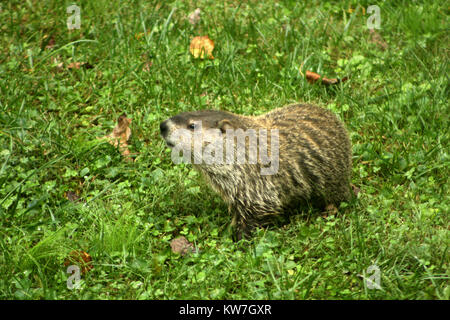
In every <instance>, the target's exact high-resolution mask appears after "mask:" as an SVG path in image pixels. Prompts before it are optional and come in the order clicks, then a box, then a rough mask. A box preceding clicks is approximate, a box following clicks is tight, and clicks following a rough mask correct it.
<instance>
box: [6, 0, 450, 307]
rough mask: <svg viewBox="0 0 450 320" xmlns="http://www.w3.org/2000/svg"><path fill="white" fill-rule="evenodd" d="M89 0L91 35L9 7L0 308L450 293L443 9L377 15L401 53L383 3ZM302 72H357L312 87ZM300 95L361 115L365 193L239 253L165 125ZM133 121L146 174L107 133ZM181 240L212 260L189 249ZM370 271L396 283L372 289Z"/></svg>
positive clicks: (357, 167)
mask: <svg viewBox="0 0 450 320" xmlns="http://www.w3.org/2000/svg"><path fill="white" fill-rule="evenodd" d="M76 3H77V5H79V6H80V7H81V29H80V30H73V31H70V32H69V30H68V29H67V27H66V21H67V18H68V17H69V14H67V13H66V7H67V6H69V5H70V4H72V2H69V1H63V2H60V1H31V0H30V1H15V0H14V1H9V2H7V3H2V6H1V11H0V21H2V22H1V24H0V30H1V32H0V43H1V46H0V110H1V112H0V298H1V299H449V298H450V286H449V278H450V270H449V269H450V267H449V243H450V241H449V240H450V239H449V211H450V210H449V193H448V176H449V164H450V162H449V130H448V123H449V119H448V115H449V111H450V110H449V107H448V94H449V84H448V71H449V68H448V53H449V47H448V43H449V38H448V28H449V24H448V13H449V12H448V8H447V7H446V6H445V3H440V2H439V1H389V2H383V3H379V4H378V5H379V6H380V9H381V11H380V12H381V30H379V31H378V32H379V34H380V35H381V36H382V37H383V38H384V41H386V43H387V44H388V48H387V50H384V51H383V50H382V49H381V48H380V47H379V46H377V44H376V43H373V42H371V41H370V39H371V36H370V33H369V31H368V29H367V27H366V21H367V18H368V14H367V13H366V15H363V14H362V10H361V8H362V7H364V8H367V7H368V6H369V5H371V4H374V3H372V2H368V1H350V0H346V1H330V2H325V1H308V2H304V1H278V2H277V3H275V2H272V1H246V2H243V3H242V4H241V5H237V4H236V3H237V2H236V1H225V2H218V1H217V2H216V1H197V2H193V1H189V2H188V1H186V2H185V1H161V2H159V3H156V2H152V1H133V2H132V3H131V2H130V3H128V2H125V1H121V2H119V1H87V0H85V1H77V2H76ZM358 3H359V5H358ZM196 7H200V8H201V9H202V11H203V14H202V19H201V22H200V24H199V25H198V26H195V27H193V26H191V25H190V24H189V23H188V21H187V15H188V14H189V13H190V12H192V11H194V9H195V8H196ZM175 8H176V10H174V9H175ZM349 8H353V9H356V8H359V9H358V10H357V11H354V12H353V13H350V12H348V9H349ZM141 33H144V35H141V36H139V35H140V34H141ZM206 34H207V35H209V37H210V38H211V39H213V40H214V41H215V50H214V57H215V59H214V60H207V61H198V60H195V59H193V58H192V57H191V55H190V53H189V50H188V48H189V42H190V38H191V37H193V36H197V35H206ZM51 38H53V39H54V41H55V42H54V46H53V47H52V48H46V46H47V44H48V42H49V40H50V39H51ZM61 62H62V63H63V64H64V67H63V68H58V66H57V65H58V63H61ZM71 62H88V63H89V64H90V65H91V66H92V67H93V68H80V69H68V68H67V67H66V66H67V65H68V64H69V63H71ZM147 62H151V66H150V69H149V71H143V67H144V65H145V64H146V63H147ZM302 64H303V69H302V70H303V72H305V71H306V70H311V71H314V72H317V73H320V74H323V75H325V76H328V77H344V76H349V80H348V81H346V82H344V83H341V84H339V85H337V86H333V87H324V86H322V85H312V84H310V83H308V82H306V81H305V79H304V77H302V75H301V74H300V72H299V68H300V66H301V65H302ZM293 102H306V103H314V104H318V105H321V106H324V107H327V108H329V109H331V110H333V111H334V112H335V113H336V114H337V115H338V116H339V117H340V118H341V119H342V120H343V121H344V122H345V124H346V126H347V128H348V130H349V132H350V134H351V140H352V144H353V164H354V166H353V177H352V182H353V183H354V184H355V185H356V186H358V187H360V188H361V192H360V194H359V196H358V199H357V200H356V201H355V202H354V203H349V204H346V205H343V206H342V207H341V209H340V212H339V214H338V215H336V216H330V217H328V218H322V217H321V216H318V215H315V214H305V215H301V216H300V215H299V216H295V217H294V218H293V219H292V220H291V222H290V223H289V224H287V225H285V226H284V227H281V228H269V229H267V230H259V231H258V232H257V233H256V234H255V236H254V238H253V239H252V240H251V241H249V242H246V241H242V242H239V243H233V241H232V240H231V229H230V228H229V223H230V221H231V218H230V217H229V216H228V214H227V210H226V206H225V204H224V203H223V202H222V200H221V199H220V198H219V197H218V195H216V194H215V193H214V192H213V191H211V190H210V189H209V187H208V186H207V185H206V184H205V182H203V181H202V179H201V178H200V177H199V176H198V174H197V173H196V172H195V171H193V169H192V168H191V167H190V166H188V165H174V164H173V163H172V161H171V159H170V151H169V150H168V149H167V148H166V147H165V145H164V143H163V141H162V139H161V138H160V136H159V123H160V121H162V120H164V119H166V118H168V117H170V116H172V115H174V114H176V113H178V112H181V111H186V110H199V109H205V108H211V109H223V110H228V111H232V112H236V113H241V114H248V115H250V114H261V113H264V112H267V111H269V110H272V109H274V108H276V107H281V106H283V105H285V104H288V103H293ZM123 112H125V113H126V114H127V115H128V116H129V117H131V118H133V122H132V124H131V128H132V138H131V141H130V145H131V152H133V153H136V155H135V160H136V161H135V162H126V161H124V160H123V158H121V156H120V153H119V152H118V150H116V149H115V148H114V147H113V146H111V145H109V144H107V143H105V142H101V141H100V140H98V139H97V138H96V137H99V136H104V135H106V134H108V133H109V132H111V130H112V128H113V127H114V125H115V121H116V119H117V118H118V116H119V115H121V114H122V113H123ZM68 192H75V193H78V195H79V196H80V199H79V201H77V202H73V201H69V200H68V199H67V196H66V195H67V193H68ZM180 235H184V236H185V237H186V238H187V239H188V240H189V241H190V242H192V243H194V244H195V245H196V246H198V247H199V249H200V253H198V254H193V255H190V256H187V257H181V256H179V255H177V254H174V253H172V252H171V249H170V244H169V243H170V240H172V239H174V238H175V237H177V236H180ZM72 250H83V251H86V252H88V253H89V254H90V255H91V256H92V259H93V264H94V268H93V269H92V270H91V271H90V272H87V273H86V274H84V275H82V276H81V280H82V281H81V288H80V289H78V290H69V289H68V288H67V286H66V281H67V278H68V276H69V275H68V274H67V273H66V269H67V268H66V267H65V266H64V261H65V258H66V257H67V256H68V255H69V252H71V251H72ZM371 265H377V266H378V267H379V269H380V276H381V290H374V289H369V288H367V286H366V285H365V282H364V281H363V279H362V275H364V274H365V273H366V270H367V268H368V267H369V266H371Z"/></svg>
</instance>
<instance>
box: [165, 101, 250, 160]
mask: <svg viewBox="0 0 450 320" xmlns="http://www.w3.org/2000/svg"><path fill="white" fill-rule="evenodd" d="M239 120H240V119H239V117H237V116H236V115H234V114H232V113H229V112H226V111H216V110H203V111H193V112H183V113H180V114H178V115H176V116H174V117H172V118H170V119H167V120H165V121H163V122H161V124H160V131H161V136H162V137H163V138H164V140H165V141H166V144H167V145H168V146H169V147H170V148H172V149H177V150H175V151H178V152H179V151H182V152H183V158H184V159H185V160H187V161H188V162H189V161H192V156H193V157H194V159H193V160H194V161H193V162H194V163H197V164H199V163H207V164H208V163H209V162H213V161H219V160H218V159H216V158H214V159H208V158H206V159H205V157H204V155H205V149H206V151H208V150H207V148H210V149H212V148H219V149H221V146H220V145H222V148H223V144H224V141H223V137H224V133H225V132H226V131H227V130H232V129H238V128H242V127H243V124H242V123H241V121H239ZM219 144H220V145H219ZM206 153H208V152H206ZM210 154H211V155H212V156H213V157H214V155H217V156H219V155H218V154H217V152H214V150H212V152H210ZM200 158H202V160H199V159H200ZM196 159H197V161H196ZM173 160H174V161H175V162H177V161H176V160H175V159H173Z"/></svg>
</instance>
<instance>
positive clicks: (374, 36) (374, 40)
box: [369, 29, 388, 51]
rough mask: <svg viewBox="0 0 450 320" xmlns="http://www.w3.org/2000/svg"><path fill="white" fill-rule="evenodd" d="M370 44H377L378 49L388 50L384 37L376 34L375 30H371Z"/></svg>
mask: <svg viewBox="0 0 450 320" xmlns="http://www.w3.org/2000/svg"><path fill="white" fill-rule="evenodd" d="M369 32H370V40H369V41H370V42H372V43H375V44H376V45H377V47H378V48H380V49H381V50H383V51H384V50H386V49H387V48H388V44H387V43H386V41H384V39H383V37H382V36H381V35H380V34H379V33H378V32H376V31H375V30H374V29H370V30H369Z"/></svg>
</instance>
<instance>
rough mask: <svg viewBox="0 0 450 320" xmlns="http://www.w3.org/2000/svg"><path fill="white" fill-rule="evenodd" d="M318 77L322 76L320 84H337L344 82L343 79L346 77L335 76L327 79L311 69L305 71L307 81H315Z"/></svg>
mask: <svg viewBox="0 0 450 320" xmlns="http://www.w3.org/2000/svg"><path fill="white" fill-rule="evenodd" d="M320 78H322V84H325V85H331V84H337V83H339V82H344V81H346V80H347V79H348V78H347V77H345V78H342V79H336V78H333V79H329V78H327V77H322V76H321V75H320V74H317V73H315V72H312V71H309V70H308V71H306V80H307V81H308V82H309V83H315V82H316V81H317V80H319V79H320Z"/></svg>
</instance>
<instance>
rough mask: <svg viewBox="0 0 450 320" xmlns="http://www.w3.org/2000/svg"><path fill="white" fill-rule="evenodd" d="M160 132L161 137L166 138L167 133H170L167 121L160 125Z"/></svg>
mask: <svg viewBox="0 0 450 320" xmlns="http://www.w3.org/2000/svg"><path fill="white" fill-rule="evenodd" d="M159 131H160V132H161V135H162V136H163V137H164V138H165V137H166V136H167V132H169V126H168V125H167V120H166V121H163V122H161V124H160V125H159Z"/></svg>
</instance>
